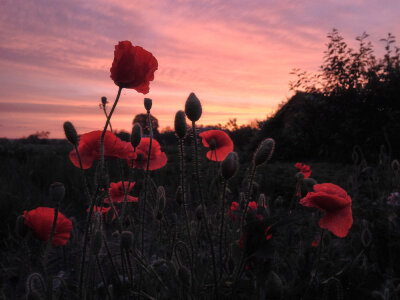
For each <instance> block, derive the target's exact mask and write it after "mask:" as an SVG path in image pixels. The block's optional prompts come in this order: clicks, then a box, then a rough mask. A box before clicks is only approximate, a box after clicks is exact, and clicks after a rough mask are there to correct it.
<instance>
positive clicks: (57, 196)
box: [50, 182, 65, 203]
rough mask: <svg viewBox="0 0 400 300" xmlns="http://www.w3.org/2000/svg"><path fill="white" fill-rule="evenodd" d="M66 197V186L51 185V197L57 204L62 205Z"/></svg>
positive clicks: (55, 183)
mask: <svg viewBox="0 0 400 300" xmlns="http://www.w3.org/2000/svg"><path fill="white" fill-rule="evenodd" d="M64 196H65V186H64V184H63V183H61V182H54V183H52V184H51V185H50V197H51V200H53V201H54V202H56V203H60V202H61V201H62V200H63V199H64Z"/></svg>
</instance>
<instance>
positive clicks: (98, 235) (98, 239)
mask: <svg viewBox="0 0 400 300" xmlns="http://www.w3.org/2000/svg"><path fill="white" fill-rule="evenodd" d="M102 246H103V233H102V232H101V230H97V231H96V232H95V233H94V236H93V244H92V254H93V255H95V256H96V255H98V254H99V252H100V250H101V247H102Z"/></svg>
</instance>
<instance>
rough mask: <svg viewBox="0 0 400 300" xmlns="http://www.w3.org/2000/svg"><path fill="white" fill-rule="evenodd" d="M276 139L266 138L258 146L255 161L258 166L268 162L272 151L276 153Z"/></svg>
mask: <svg viewBox="0 0 400 300" xmlns="http://www.w3.org/2000/svg"><path fill="white" fill-rule="evenodd" d="M274 149H275V141H274V139H272V138H268V139H265V140H263V141H262V142H261V144H260V145H259V146H258V148H257V150H256V152H255V153H254V157H253V163H254V165H255V166H256V167H257V166H259V165H261V164H263V163H265V162H267V161H268V160H269V159H270V158H271V156H272V153H274Z"/></svg>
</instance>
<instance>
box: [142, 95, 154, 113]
mask: <svg viewBox="0 0 400 300" xmlns="http://www.w3.org/2000/svg"><path fill="white" fill-rule="evenodd" d="M152 105H153V101H152V100H151V99H150V98H144V108H145V109H146V110H147V112H150V109H151V106H152Z"/></svg>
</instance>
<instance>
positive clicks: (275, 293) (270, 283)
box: [264, 271, 283, 299]
mask: <svg viewBox="0 0 400 300" xmlns="http://www.w3.org/2000/svg"><path fill="white" fill-rule="evenodd" d="M264 287H265V290H266V291H268V295H269V297H270V298H271V299H280V298H281V297H282V292H283V284H282V280H281V278H280V277H279V276H278V274H276V273H275V272H274V271H271V272H270V274H269V276H268V278H267V280H266V281H265V283H264Z"/></svg>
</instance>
